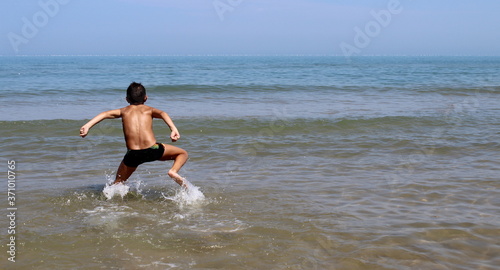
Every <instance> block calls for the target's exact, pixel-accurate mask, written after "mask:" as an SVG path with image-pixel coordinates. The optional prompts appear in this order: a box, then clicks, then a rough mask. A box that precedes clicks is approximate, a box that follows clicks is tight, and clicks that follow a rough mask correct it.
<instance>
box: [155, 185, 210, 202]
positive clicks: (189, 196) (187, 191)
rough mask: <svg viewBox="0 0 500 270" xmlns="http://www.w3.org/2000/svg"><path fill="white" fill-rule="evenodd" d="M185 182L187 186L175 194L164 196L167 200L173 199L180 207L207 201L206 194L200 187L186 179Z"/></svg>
mask: <svg viewBox="0 0 500 270" xmlns="http://www.w3.org/2000/svg"><path fill="white" fill-rule="evenodd" d="M184 183H185V185H186V186H187V188H184V187H182V188H180V189H179V190H178V191H177V192H176V193H175V195H174V196H165V194H163V193H162V195H163V197H164V198H165V199H167V200H171V201H173V202H175V203H176V204H178V205H179V207H181V208H182V207H184V206H198V205H201V204H203V203H204V202H205V195H204V194H203V192H201V191H200V188H199V187H197V186H195V185H193V184H191V183H190V182H189V181H188V180H186V179H184Z"/></svg>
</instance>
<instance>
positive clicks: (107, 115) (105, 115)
mask: <svg viewBox="0 0 500 270" xmlns="http://www.w3.org/2000/svg"><path fill="white" fill-rule="evenodd" d="M121 116H122V112H121V110H120V109H116V110H111V111H106V112H102V113H100V114H98V115H97V116H96V117H94V118H92V120H90V121H88V122H87V124H85V125H83V126H82V127H81V128H80V136H82V138H84V137H85V136H87V134H88V133H89V130H90V129H91V128H92V127H93V126H94V125H96V124H97V123H99V122H101V121H102V120H104V119H114V118H120V117H121Z"/></svg>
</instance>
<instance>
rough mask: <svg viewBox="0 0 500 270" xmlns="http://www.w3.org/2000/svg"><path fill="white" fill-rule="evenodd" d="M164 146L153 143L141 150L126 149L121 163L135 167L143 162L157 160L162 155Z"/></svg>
mask: <svg viewBox="0 0 500 270" xmlns="http://www.w3.org/2000/svg"><path fill="white" fill-rule="evenodd" d="M164 151H165V148H164V147H163V144H161V143H155V144H154V145H153V146H151V147H149V148H146V149H142V150H130V149H129V150H128V151H127V154H125V157H123V163H124V164H125V165H127V166H128V167H134V168H135V167H137V166H139V165H141V164H142V163H144V162H150V161H155V160H159V159H160V158H161V157H162V156H163V152H164Z"/></svg>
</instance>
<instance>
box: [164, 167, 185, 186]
mask: <svg viewBox="0 0 500 270" xmlns="http://www.w3.org/2000/svg"><path fill="white" fill-rule="evenodd" d="M168 176H170V177H171V178H172V179H174V181H175V182H176V183H177V184H179V185H180V186H181V187H183V188H186V189H187V185H186V183H185V181H184V178H182V176H180V175H179V174H178V173H177V172H175V171H173V170H170V171H168Z"/></svg>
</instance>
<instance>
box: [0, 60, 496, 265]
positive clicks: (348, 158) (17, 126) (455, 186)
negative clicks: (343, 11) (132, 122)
mask: <svg viewBox="0 0 500 270" xmlns="http://www.w3.org/2000/svg"><path fill="white" fill-rule="evenodd" d="M140 59H141V61H144V62H145V63H149V64H150V66H149V73H148V72H146V71H143V72H142V73H141V74H142V75H144V76H145V78H146V79H144V81H143V82H146V80H148V81H151V82H152V84H153V86H151V87H150V88H148V87H147V88H148V91H149V89H151V90H150V92H149V94H150V95H151V100H150V101H151V103H152V104H151V105H154V106H157V105H159V107H160V108H162V109H164V110H166V111H167V112H169V113H170V114H171V116H172V117H173V119H174V121H175V123H176V125H177V127H178V128H179V130H180V132H181V135H182V138H181V140H179V141H178V142H176V143H175V145H176V146H179V147H182V148H184V149H186V150H188V152H189V154H190V159H189V161H188V163H187V164H186V166H185V167H184V168H183V169H182V170H181V174H182V175H183V176H184V177H186V178H187V179H188V180H189V181H190V182H191V183H192V184H193V185H194V186H195V187H197V188H199V191H200V192H201V193H192V194H187V193H183V192H182V191H181V189H180V188H179V186H178V185H177V184H175V183H174V181H172V180H171V179H169V177H168V176H167V170H168V168H169V166H170V163H169V162H153V163H148V164H143V165H141V166H140V167H139V169H138V170H137V171H136V172H135V173H134V174H133V176H132V177H131V179H130V180H129V181H128V182H127V185H128V189H129V192H127V194H122V195H123V197H122V196H121V195H120V194H117V195H115V196H114V197H113V198H111V199H108V198H107V197H106V194H105V193H104V192H103V191H104V190H106V189H107V188H106V184H108V183H110V182H111V181H112V180H113V177H114V173H115V171H116V168H117V166H118V164H119V162H120V161H121V159H122V158H123V155H124V154H125V151H126V150H125V146H124V141H123V135H122V131H121V123H120V121H119V120H114V121H113V120H106V121H103V122H101V123H100V124H99V125H98V126H96V127H94V128H93V129H92V130H91V132H90V134H89V136H88V137H86V138H85V139H82V138H80V137H78V130H79V128H80V126H81V125H83V124H84V123H85V122H86V121H87V119H88V118H91V117H93V116H94V115H95V114H97V113H99V112H100V111H101V110H103V109H105V108H108V107H112V108H114V107H119V106H124V105H126V104H123V98H122V94H123V93H122V91H123V89H118V86H116V84H118V83H115V82H114V80H123V78H124V77H127V79H128V78H129V77H128V76H125V75H123V74H122V73H120V72H124V71H127V67H126V66H127V64H131V65H132V64H133V62H135V61H136V60H137V59H136V58H132V59H130V58H105V59H103V58H99V59H92V58H91V59H88V58H86V59H85V60H81V59H78V58H57V59H55V60H54V59H50V58H49V59H44V60H40V59H38V58H30V59H25V60H23V61H25V62H26V63H24V64H23V61H20V63H16V64H13V63H10V67H11V69H12V70H11V71H12V72H14V73H15V69H16V68H19V67H22V69H23V70H22V72H19V73H21V75H22V74H23V72H27V74H28V75H26V77H24V78H25V79H26V80H25V81H22V83H21V84H19V85H17V86H15V87H18V88H19V89H17V88H16V89H13V90H16V91H19V93H20V96H17V97H8V95H7V94H6V93H7V92H8V90H9V89H0V90H1V91H0V99H1V101H2V104H5V106H3V105H2V106H3V107H2V108H0V111H1V112H8V114H4V113H2V114H0V115H1V120H0V126H1V127H2V128H1V129H0V143H1V145H2V151H1V152H0V158H1V160H4V164H6V165H5V170H7V161H8V160H15V161H16V172H17V174H16V203H17V205H16V206H17V213H16V215H17V216H16V217H17V219H16V225H17V230H16V237H17V243H16V244H17V245H16V249H17V251H18V253H17V257H16V259H17V260H16V262H15V263H11V262H9V261H7V257H6V252H5V251H7V250H8V246H7V243H8V241H7V239H8V237H9V234H8V233H7V232H6V230H5V229H4V230H3V232H2V242H1V247H2V249H3V250H4V251H2V252H1V253H2V254H3V255H2V256H1V257H0V259H1V262H0V268H2V269H211V268H216V269H498V265H500V260H499V256H498V254H500V245H499V241H498V240H499V235H500V220H499V213H500V199H499V198H500V196H499V195H500V194H499V188H500V182H499V181H498V180H499V177H498V173H497V172H498V171H499V169H500V160H499V159H498V152H499V150H500V139H499V138H500V136H499V135H500V122H499V120H498V119H500V118H499V116H500V115H499V113H500V110H498V104H499V103H498V100H499V94H500V92H499V90H498V89H499V88H498V87H499V86H500V80H499V79H496V76H493V75H492V74H494V73H495V72H496V73H495V74H498V72H497V71H499V70H500V61H498V59H497V60H495V59H493V60H491V59H490V60H488V61H485V59H484V58H479V59H476V58H473V59H468V60H467V59H463V58H451V59H450V58H446V59H436V58H431V59H429V58H423V59H420V58H417V59H408V58H402V59H399V60H397V59H396V60H394V59H392V58H375V59H373V58H369V59H364V60H363V59H361V60H359V61H360V62H354V63H352V64H342V63H341V62H340V60H338V59H333V60H332V59H318V58H271V59H270V60H269V59H268V60H266V59H265V58H242V59H240V58H238V59H234V58H229V59H220V58H215V59H214V58H212V60H211V59H208V60H207V59H206V58H202V59H198V58H194V59H193V58H185V59H179V58H175V59H171V58H159V59H155V58H140ZM2 61H6V60H5V59H3V60H2ZM9 61H11V60H9ZM33 61H34V62H36V61H41V62H42V64H43V63H45V64H44V65H42V64H40V65H39V66H38V68H41V69H42V71H43V70H44V69H47V70H50V71H51V72H50V76H48V77H49V78H50V80H53V81H54V83H53V88H52V87H49V86H47V85H49V82H48V81H46V80H49V78H47V79H40V80H41V82H39V83H38V82H37V80H36V79H34V77H36V76H35V74H36V72H35V70H34V69H35V68H30V66H29V65H27V63H30V62H33ZM44 61H45V62H44ZM79 61H82V62H81V63H80V62H79ZM355 61H357V60H355ZM117 63H118V64H120V65H118V66H120V68H121V69H125V70H122V71H120V72H118V71H116V72H114V73H113V72H111V70H113V68H111V67H116V66H117ZM58 65H61V66H60V67H58ZM235 65H239V67H240V68H239V69H235V71H234V72H233V71H231V67H234V66H235ZM82 66H87V67H89V68H88V70H91V71H92V72H88V73H86V72H85V71H83V72H82V71H81V70H80V69H79V67H82ZM100 66H102V70H100V69H99V67H100ZM49 67H51V68H49ZM401 67H406V68H409V71H408V70H406V71H405V70H404V69H400V68H401ZM329 68H331V69H329ZM76 69H78V72H77V70H76ZM170 69H172V70H171V72H174V73H176V72H177V75H179V74H180V75H182V74H184V73H183V72H186V73H185V74H184V77H182V76H180V77H179V78H178V81H174V82H172V85H169V84H168V82H166V81H163V80H162V78H161V76H159V75H155V74H158V72H160V73H161V72H162V71H163V70H170ZM84 70H85V69H84ZM104 70H108V71H110V72H111V74H110V75H109V76H102V77H97V80H99V82H100V83H102V84H103V85H105V86H103V87H101V88H98V91H100V92H101V93H103V94H102V96H101V98H102V99H103V101H98V98H96V95H95V93H94V92H92V91H93V90H85V91H83V92H79V93H76V92H78V91H77V89H83V88H85V87H87V86H89V85H88V83H89V80H88V79H89V78H91V77H93V76H94V75H95V74H96V73H98V74H100V73H102V74H104V73H103V72H104ZM11 71H9V72H11ZM250 71H251V72H250ZM410 71H411V72H410ZM1 72H2V73H1V75H2V76H4V77H6V76H7V71H6V70H5V68H4V69H2V71H1ZM246 72H250V73H246ZM395 72H396V73H395ZM77 73H78V74H79V76H81V77H82V78H81V79H79V77H78V76H76V75H75V74H77ZM191 73H193V74H195V75H192V74H191ZM220 73H222V74H224V76H223V77H217V76H214V74H220ZM9 74H10V73H9ZM29 74H31V75H29ZM190 74H191V75H190ZM300 74H306V75H307V76H305V77H301V76H299V75H300ZM338 74H343V75H344V77H346V78H347V79H346V80H341V79H339V78H338V77H336V76H337V75H338ZM394 74H397V75H394ZM422 74H424V75H422ZM450 74H451V75H450ZM453 74H455V75H453ZM133 75H138V73H134V74H133ZM139 75H140V74H139ZM244 75H247V76H248V78H246V77H245V76H244ZM278 75H279V76H278ZM452 75H453V76H452ZM273 76H274V77H273ZM131 77H133V76H131ZM243 78H246V79H245V80H243ZM427 78H428V79H427ZM70 79H72V80H74V81H75V83H74V84H72V85H74V88H71V87H69V84H68V80H70ZM239 80H243V81H241V82H239ZM266 81H269V84H267V85H266V84H265V82H266ZM187 82H190V84H184V83H187ZM238 82H239V83H238ZM252 82H255V83H256V85H253V84H252ZM127 83H128V82H127ZM36 85H41V86H44V87H42V89H40V90H37V91H35V90H33V89H35V88H36V87H35V86H36ZM64 86H68V87H69V88H68V89H65V88H64ZM367 86H370V88H366V87H367ZM365 88H366V89H365ZM30 89H32V90H30ZM172 93H174V94H172ZM57 96H60V98H59V97H58V100H59V101H58V102H59V103H58V105H53V106H49V105H48V104H46V103H45V102H46V101H47V100H49V99H53V98H54V97H57ZM155 98H156V100H155ZM163 100H168V105H169V106H166V105H165V106H164V105H162V102H161V101H163ZM71 101H75V103H71ZM76 101H78V102H76ZM68 102H69V103H68ZM148 102H149V100H148ZM111 103H112V104H111ZM115 105H116V106H115ZM69 108H71V109H72V110H69ZM22 109H26V110H27V111H26V113H24V114H23V113H20V112H21V111H22ZM155 134H156V135H157V138H158V141H160V142H167V140H166V138H167V136H168V133H167V128H166V127H165V126H163V125H162V123H161V121H155ZM6 189H7V178H5V181H4V184H2V190H4V194H5V192H6ZM108 189H109V188H108ZM123 191H125V190H123ZM124 193H125V192H124ZM200 194H202V195H200ZM108 195H109V193H108ZM2 196H4V195H2ZM2 198H3V197H2ZM3 201H4V204H3V206H2V207H3V208H4V209H7V208H8V205H7V199H4V200H3ZM4 212H7V210H5V211H4ZM4 217H5V215H4ZM8 225H9V220H8V219H7V218H2V219H0V228H7V227H8Z"/></svg>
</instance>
